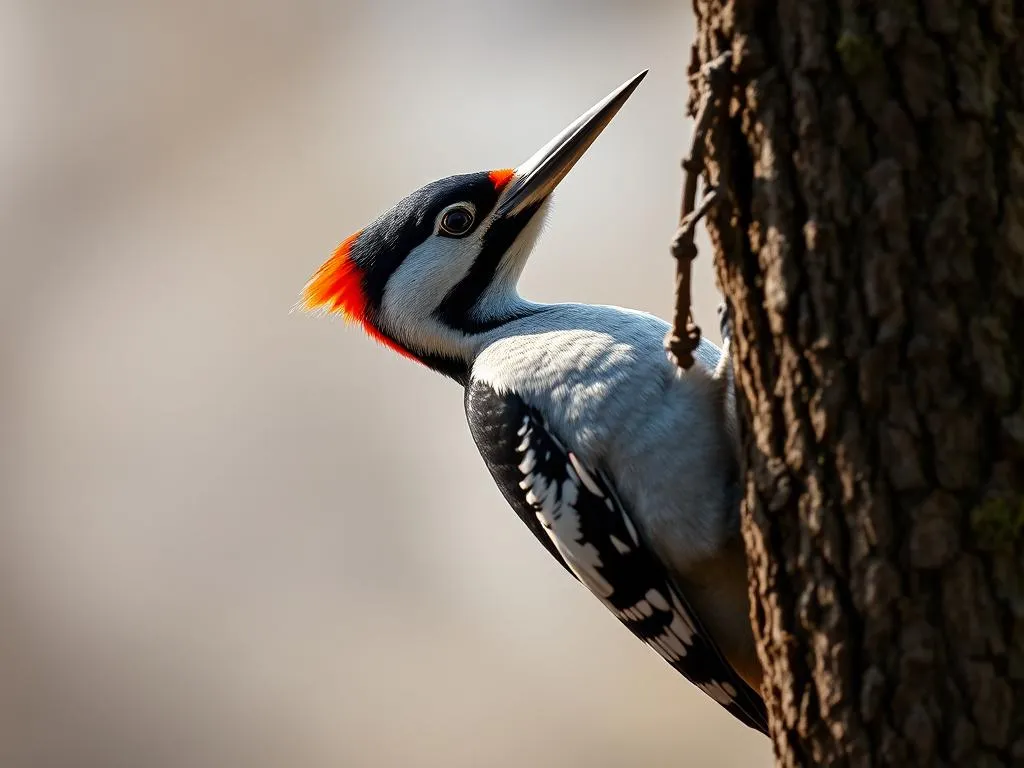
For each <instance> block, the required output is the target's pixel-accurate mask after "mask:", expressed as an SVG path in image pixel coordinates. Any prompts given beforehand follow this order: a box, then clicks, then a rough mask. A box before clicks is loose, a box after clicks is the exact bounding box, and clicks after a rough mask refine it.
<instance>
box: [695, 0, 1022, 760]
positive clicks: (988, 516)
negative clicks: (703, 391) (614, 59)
mask: <svg viewBox="0 0 1024 768" xmlns="http://www.w3.org/2000/svg"><path fill="white" fill-rule="evenodd" d="M694 9H695V12H696V14H697V20H698V36H697V41H696V43H695V45H694V48H693V60H692V65H691V73H692V74H693V75H695V76H698V77H699V70H700V67H701V66H702V65H704V64H706V63H708V62H710V61H711V60H713V59H714V58H716V57H717V56H719V54H721V53H723V52H725V51H729V52H731V54H732V59H731V73H732V74H731V86H730V87H729V88H727V89H726V91H725V92H724V93H722V94H720V95H721V101H720V102H719V105H720V106H721V108H722V110H723V113H722V116H721V119H720V120H719V121H718V122H717V123H716V124H715V125H714V126H713V127H712V129H711V130H710V131H709V133H708V136H707V139H706V142H707V143H706V149H707V153H708V158H707V168H706V182H707V183H708V184H710V185H712V186H714V187H716V188H717V192H718V195H717V198H718V199H717V202H716V204H715V206H714V207H713V208H712V210H711V211H710V213H709V214H708V222H707V226H708V231H709V233H710V236H711V239H712V243H713V245H714V246H715V262H716V272H717V275H718V278H719V281H720V284H721V286H722V289H723V291H724V293H725V294H726V296H727V300H728V301H729V303H730V305H731V308H732V311H733V320H734V326H735V351H736V372H737V380H738V385H739V390H740V404H741V414H742V418H741V421H742V422H743V429H742V433H743V440H744V452H745V461H746V497H745V500H744V511H743V517H744V523H743V525H744V537H745V540H746V544H747V549H748V554H749V556H750V577H751V590H752V596H753V608H752V612H753V616H752V619H753V623H754V628H755V634H756V636H757V640H758V644H759V647H760V653H761V660H762V663H763V664H764V667H765V673H766V682H765V690H764V693H765V695H766V698H767V700H768V702H769V710H770V712H771V715H772V737H773V740H774V745H775V750H776V756H777V759H778V763H779V764H780V765H783V766H810V765H816V766H817V765H839V766H843V765H856V766H867V765H872V766H875V765H878V766H882V765H885V766H890V765H891V766H900V767H901V768H902V767H903V766H910V765H922V766H923V765H928V766H933V765H934V766H950V765H963V766H1007V765H1024V403H1022V383H1024V372H1022V359H1024V4H1022V3H1021V1H1020V0H1017V1H1016V2H1013V0H779V2H767V1H766V0H761V1H758V0H695V3H694ZM694 90H695V91H696V90H697V89H694ZM695 102H696V99H695V100H694V103H693V104H691V107H692V108H693V109H694V111H696V103H695Z"/></svg>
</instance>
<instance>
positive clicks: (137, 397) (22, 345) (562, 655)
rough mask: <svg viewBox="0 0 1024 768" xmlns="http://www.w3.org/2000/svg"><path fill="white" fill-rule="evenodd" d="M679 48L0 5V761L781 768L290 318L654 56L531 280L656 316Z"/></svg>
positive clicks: (36, 3) (368, 355)
mask: <svg viewBox="0 0 1024 768" xmlns="http://www.w3.org/2000/svg"><path fill="white" fill-rule="evenodd" d="M691 35H692V19H691V17H690V4H689V3H688V2H683V1H682V0H672V1H667V0H666V1H665V2H660V1H658V0H643V1H642V2H638V0H621V1H614V0H604V1H602V2H597V1H595V0H570V1H563V2H551V1H550V0H518V1H517V2H512V3H510V2H498V1H497V0H475V1H474V2H454V1H452V0H431V1H430V2H412V0H405V1H404V2H396V1H391V2H387V1H381V0H378V1H377V2H372V3H371V2H367V3H352V2H328V1H327V0H294V1H292V2H284V0H273V1H271V0H247V1H245V2H243V0H220V1H219V2H212V3H211V2H200V0H177V1H176V2H171V0H166V2H157V1H155V0H150V1H149V2H140V1H136V2H130V1H129V0H7V2H5V3H4V4H3V5H0V83H2V84H0V113H2V114H3V115H4V120H3V123H2V127H0V178H2V179H3V183H2V185H0V194H2V196H3V197H2V203H0V238H2V241H0V242H2V251H0V322H2V328H3V334H2V336H0V362H2V370H3V375H2V377H0V434H2V435H3V439H2V441H0V462H2V463H0V765H2V766H4V768H93V767H96V768H119V767H121V766H124V767H125V768H165V767H166V768H206V767H207V766H209V767H210V768H213V767H214V766H218V767H220V766H246V767H250V766H251V767H252V768H264V767H266V768H271V767H273V768H278V767H284V766H299V767H301V768H320V766H323V767H324V768H327V767H328V766H330V767H331V768H337V767H338V766H344V767H346V768H347V767H349V766H351V767H352V768H358V767H361V766H367V767H377V766H381V767H384V766H406V765H409V766H454V767H457V766H466V767H467V768H468V767H470V766H474V767H475V766H494V767H495V768H501V767H502V766H522V765H537V766H560V767H562V768H567V767H571V766H581V767H582V766H586V768H603V767H604V766H608V767H609V768H611V767H614V766H731V765H742V766H751V765H753V766H757V765H762V766H767V765H770V762H771V759H770V748H769V744H768V742H767V740H765V739H763V738H761V737H759V736H758V735H756V734H754V733H753V732H752V731H749V730H747V729H745V728H743V727H742V726H740V725H739V724H737V723H736V722H735V721H733V720H732V719H731V718H730V717H729V716H728V715H727V714H726V713H725V712H724V711H723V710H721V709H720V708H719V707H718V706H717V705H716V704H714V703H713V702H712V701H711V700H710V699H708V698H707V697H705V696H703V695H702V694H700V693H699V692H697V691H696V689H694V688H693V687H691V686H690V685H688V684H687V683H685V682H684V681H683V680H682V679H681V678H678V677H677V676H676V675H675V674H674V673H672V671H671V670H670V669H669V668H668V667H667V665H665V664H664V662H662V661H661V660H660V658H658V657H657V656H656V655H655V654H654V653H653V652H651V651H649V650H648V649H646V648H645V647H643V646H642V645H641V644H639V643H638V642H637V641H635V640H634V639H633V638H632V637H631V636H630V635H629V634H628V633H627V632H626V631H624V630H623V629H622V628H621V627H620V626H619V624H618V623H617V622H616V621H614V620H613V619H612V618H611V617H609V616H608V615H607V614H606V611H605V609H604V608H603V607H601V605H600V604H599V603H598V602H597V601H596V600H594V599H593V598H592V597H591V596H590V595H588V594H586V592H585V590H584V589H583V588H582V587H580V586H579V585H578V584H576V583H574V582H573V581H572V580H571V579H570V578H568V577H567V576H566V575H565V574H564V573H563V572H562V570H561V569H560V567H559V566H557V565H556V564H555V563H554V561H553V560H551V558H550V557H549V556H548V554H547V553H546V552H545V551H544V550H543V549H542V548H541V547H540V546H538V545H537V543H536V542H535V541H534V540H533V539H532V537H531V536H530V534H529V533H528V532H527V531H526V529H525V528H524V527H523V525H522V523H520V521H519V520H518V519H517V518H516V516H515V515H514V514H513V513H512V512H511V510H509V509H508V508H507V507H506V506H505V503H504V502H503V501H502V499H501V497H500V496H499V494H498V491H497V490H496V488H495V487H494V486H493V485H492V482H491V480H490V478H489V476H488V474H487V472H486V470H485V468H484V466H483V463H482V461H481V460H480V458H479V457H478V455H477V454H476V451H475V449H474V447H473V444H472V441H471V439H470V437H469V434H468V430H467V428H466V426H465V421H464V416H463V412H462V394H461V391H460V390H459V389H458V387H457V386H455V385H454V384H452V383H450V382H449V381H447V380H445V379H442V378H441V377H439V376H436V375H435V374H432V373H430V372H428V371H427V370H425V369H421V368H419V367H418V366H416V365H414V364H413V363H410V362H408V361H406V360H403V359H401V358H399V357H398V356H396V355H393V354H391V353H389V352H387V351H386V350H383V349H381V348H379V347H377V346H376V345H375V344H373V343H371V342H370V341H369V340H367V339H366V338H365V337H364V336H363V334H362V333H360V332H359V331H357V330H355V329H353V328H346V327H345V326H344V324H343V323H341V322H340V321H339V320H337V319H325V318H313V317H308V316H305V315H301V314H291V313H290V309H291V307H292V305H293V303H294V302H295V300H296V299H297V298H298V294H299V291H300V290H301V288H302V286H303V284H304V283H305V281H306V279H307V278H308V277H309V275H310V274H311V273H312V272H313V271H314V270H315V269H316V268H317V267H318V266H319V265H320V263H321V262H322V261H323V260H324V259H325V258H326V257H327V256H328V255H329V254H330V253H331V251H332V249H333V248H334V246H335V245H336V244H337V243H338V242H339V241H340V240H341V239H343V238H344V237H346V236H347V235H348V234H350V233H351V232H352V231H354V230H356V229H358V228H360V227H361V226H362V225H363V224H365V223H366V222H367V221H368V220H369V219H370V218H371V217H373V216H374V215H376V213H377V212H378V211H380V210H381V209H383V208H385V207H387V206H389V205H390V204H391V203H392V202H394V201H395V200H396V199H397V198H399V197H401V196H403V195H405V194H406V193H407V192H409V191H411V190H412V189H413V188H415V187H417V186H419V185H421V184H423V183H425V182H427V181H429V180H431V179H433V178H436V177H439V176H445V175H449V174H451V173H456V172H464V171H473V170H480V169H489V168H496V167H504V166H510V165H515V164H516V163H518V162H520V161H521V160H524V159H525V158H526V157H528V156H529V155H530V154H532V153H533V151H534V150H535V149H537V148H538V147H539V146H540V145H541V144H543V143H545V142H546V141H547V140H548V139H549V138H550V137H551V136H552V135H554V133H555V132H556V131H558V130H559V129H561V128H562V127H563V126H564V125H565V124H566V123H568V122H569V121H570V120H571V119H573V118H574V117H576V116H577V115H578V114H579V113H580V112H582V111H583V110H584V109H586V108H587V107H589V106H590V105H591V104H592V103H594V102H595V101H596V100H598V99H599V98H601V97H602V96H604V95H605V94H606V93H607V92H608V91H610V90H611V89H612V88H613V87H615V86H617V85H618V84H619V83H621V82H622V81H623V80H625V79H626V78H627V77H629V76H631V75H633V74H634V73H636V72H637V71H639V70H640V69H642V68H644V67H651V70H652V71H651V74H650V75H649V76H648V78H647V80H646V81H645V82H644V84H643V85H642V87H641V88H640V89H639V90H638V91H637V93H636V94H635V95H634V96H633V98H632V99H631V100H630V102H629V103H628V105H627V106H626V108H625V109H624V110H623V111H622V112H621V113H620V115H619V117H618V118H617V119H616V120H615V121H614V122H613V123H612V125H611V127H610V128H609V130H608V131H607V132H606V133H605V134H604V135H603V136H602V137H601V139H600V140H599V141H598V142H597V143H596V145H595V146H594V147H593V149H592V150H591V152H590V153H589V154H588V155H587V156H586V157H585V158H584V160H583V161H582V162H581V163H580V164H579V165H578V166H577V168H576V169H575V170H574V171H573V172H572V173H571V174H570V175H569V177H568V178H567V179H566V181H565V182H564V183H563V184H562V186H561V188H560V191H559V194H558V195H557V196H556V201H555V210H554V214H553V216H552V219H551V224H550V226H549V228H548V231H547V233H546V235H545V236H544V238H543V239H542V240H541V243H540V246H539V248H538V251H537V252H536V254H535V258H534V259H533V261H531V263H530V265H529V267H528V269H527V271H526V274H525V276H524V279H523V285H522V287H523V291H524V293H525V294H527V295H528V296H530V297H531V298H535V299H538V300H577V301H587V302H600V303H613V304H622V305H626V306H633V307H637V308H641V309H645V310H648V311H651V312H654V313H656V314H659V315H661V316H663V317H668V316H669V313H670V310H671V285H672V273H673V264H672V262H671V260H670V258H669V257H668V250H667V248H668V241H669V238H670V236H671V234H672V230H673V224H674V221H675V217H676V215H677V206H678V196H679V185H680V171H679V167H678V160H679V157H680V156H681V155H682V153H683V152H684V150H685V147H686V143H687V140H688V133H689V123H688V122H687V121H686V120H684V115H683V108H684V104H685V98H686V84H685V83H686V78H685V73H686V64H687V62H688V60H689V43H690V39H691ZM706 253H707V251H705V254H706ZM695 279H696V291H695V299H696V308H697V312H698V316H699V319H700V320H701V321H702V322H703V325H704V326H705V328H706V329H707V330H708V334H709V336H711V337H712V338H715V339H717V332H716V330H715V329H716V328H717V322H716V320H715V314H714V309H715V306H716V304H717V301H718V299H717V296H716V294H715V292H714V286H713V281H712V278H711V272H710V268H709V259H708V258H702V259H701V260H699V261H698V263H697V266H696V276H695Z"/></svg>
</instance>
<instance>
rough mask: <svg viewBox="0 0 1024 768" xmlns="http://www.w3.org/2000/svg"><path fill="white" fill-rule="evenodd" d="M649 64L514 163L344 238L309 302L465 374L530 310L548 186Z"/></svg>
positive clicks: (438, 191)
mask: <svg viewBox="0 0 1024 768" xmlns="http://www.w3.org/2000/svg"><path fill="white" fill-rule="evenodd" d="M646 74H647V72H646V71H644V72H641V73H640V74H639V75H637V76H636V77H634V78H633V79H631V80H629V81H628V82H626V83H624V84H623V85H622V86H620V87H619V88H617V89H616V90H615V91H613V92H612V93H611V94H609V95H608V96H607V97H605V98H604V99H602V100H601V101H600V102H599V103H598V104H596V105H595V106H594V107H592V108H591V109H590V110H588V111H587V112H586V113H584V114H583V115H581V116H580V117H579V118H577V119H576V120H575V121H573V123H572V124H571V125H569V126H568V127H567V128H566V129H565V130H563V131H562V132H561V133H559V134H558V135H557V136H556V137H555V138H554V139H552V140H551V141H550V142H548V143H547V144H546V145H545V146H544V147H542V148H541V149H540V150H539V151H538V152H536V153H535V154H534V155H533V156H532V157H531V158H530V159H529V160H527V161H526V162H525V163H523V164H521V165H520V166H518V167H517V168H515V169H502V170H492V171H481V172H479V173H470V174H465V175H460V176H449V177H448V178H445V179H441V180H439V181H435V182H432V183H430V184H427V185H426V186H425V187H422V188H420V189H418V190H416V191H415V192H413V193H412V194H411V195H409V196H408V197H406V198H405V199H403V200H401V201H400V202H398V203H397V204H396V205H395V206H393V207H392V208H390V209H389V210H387V211H385V212H384V213H383V214H381V215H380V216H379V217H377V219H375V220H374V221H373V222H371V223H370V224H368V225H366V226H365V227H363V228H362V229H361V230H359V231H358V232H356V233H355V234H354V235H352V236H351V237H349V238H348V239H347V240H345V241H344V242H343V243H342V244H341V245H340V246H338V248H337V249H336V250H335V251H334V254H333V255H332V256H331V258H330V259H328V260H327V261H326V262H325V263H324V264H323V266H321V267H320V269H319V270H318V271H317V272H316V274H315V275H314V276H313V277H312V278H311V279H310V281H309V282H308V283H307V284H306V287H305V290H304V291H303V298H302V306H303V307H304V308H305V309H307V310H323V311H327V312H336V313H340V314H342V315H344V316H345V317H346V318H347V319H349V320H353V321H355V322H358V323H359V324H361V325H362V326H363V328H364V329H365V330H366V331H367V333H369V334H370V335H371V336H372V337H374V338H376V339H377V340H378V341H380V342H382V343H383V344H385V345H387V346H389V347H391V348H393V349H395V350H396V351H398V352H400V353H401V354H403V355H406V356H408V357H411V358H413V359H416V360H419V361H420V362H422V363H425V364H426V365H428V366H430V367H432V368H435V369H437V370H439V371H441V372H442V373H445V374H447V375H449V376H452V377H453V378H455V379H457V380H464V379H465V376H466V372H467V370H468V365H469V363H470V362H471V359H472V354H473V349H474V347H475V339H478V338H479V334H481V333H485V332H487V331H489V330H491V329H493V328H494V327H496V326H498V325H501V324H502V323H505V322H507V321H509V320H511V319H514V318H515V317H517V316H519V315H520V314H521V313H523V312H524V311H525V308H526V307H528V306H529V305H527V304H526V303H525V302H523V301H522V299H520V298H519V295H518V293H517V292H516V284H517V282H518V280H519V275H520V274H521V272H522V270H523V267H525V266H526V260H527V258H528V257H529V254H530V251H531V250H532V248H533V244H534V242H535V241H536V238H537V235H538V234H539V232H540V227H541V225H542V223H543V219H544V216H545V214H546V211H547V203H548V201H549V199H550V196H551V193H552V192H553V191H554V189H555V187H556V186H557V185H558V183H559V182H560V181H561V180H562V179H563V178H564V177H565V175H566V174H567V173H568V172H569V170H570V169H571V168H572V167H573V165H575V163H576V161H577V160H579V158H580V157H581V156H582V155H583V153H584V152H586V150H587V149H588V148H589V147H590V145H591V144H592V143H593V142H594V140H595V139H596V138H597V137H598V135H599V134H600V133H601V131H602V130H604V128H605V126H607V125H608V123H609V122H610V121H611V119H612V118H613V117H614V116H615V113H616V112H618V111H619V108H620V107H621V106H622V105H623V103H625V101H626V99H627V98H629V96H630V94H632V92H633V91H634V90H635V89H636V87H637V85H639V84H640V81H641V80H642V79H643V78H644V75H646Z"/></svg>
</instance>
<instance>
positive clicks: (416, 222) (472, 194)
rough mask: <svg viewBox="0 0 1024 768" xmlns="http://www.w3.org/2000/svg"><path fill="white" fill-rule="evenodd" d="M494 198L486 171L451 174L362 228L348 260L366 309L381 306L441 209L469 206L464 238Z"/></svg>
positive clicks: (490, 208)
mask: <svg viewBox="0 0 1024 768" xmlns="http://www.w3.org/2000/svg"><path fill="white" fill-rule="evenodd" d="M498 194H499V193H498V190H496V189H495V188H494V182H492V181H491V178H490V175H489V174H487V173H470V174H463V175H461V176H449V177H448V178H446V179H441V180H439V181H435V182H432V183H430V184H427V185H426V186H425V187H422V188H420V189H418V190H416V191H415V192H413V193H412V194H411V195H409V196H408V197H406V198H405V199H404V200H402V201H401V202H399V203H398V204H397V205H395V206H394V207H393V208H391V209H390V210H388V211H386V212H385V213H383V214H381V215H380V216H379V217H378V218H377V220H376V221H374V222H373V223H371V224H369V225H368V226H367V227H366V228H365V229H363V231H362V233H360V235H359V237H358V238H356V241H355V242H354V243H353V244H352V250H351V251H350V252H349V257H350V258H351V259H353V260H354V261H355V263H356V264H357V265H358V266H359V268H360V270H362V272H363V290H364V291H365V293H366V298H367V301H368V303H369V305H370V307H371V308H372V309H377V308H379V307H380V305H381V302H382V301H383V299H384V288H385V287H386V286H387V283H388V280H389V279H390V278H391V275H393V274H394V272H395V270H396V269H398V268H399V267H400V266H401V264H402V262H403V261H405V258H406V257H407V256H408V255H409V254H410V253H411V252H412V251H413V250H414V249H415V248H416V247H418V246H420V245H422V244H423V243H424V242H425V241H426V239H427V238H428V237H430V236H431V235H432V234H433V232H434V222H435V220H436V219H437V216H438V214H440V213H441V211H443V210H444V209H445V208H447V207H448V206H450V205H452V204H453V203H460V202H466V201H468V202H471V203H473V205H474V206H475V207H476V220H475V221H474V223H473V226H472V227H471V228H470V229H469V230H468V231H467V233H466V235H468V234H469V233H471V232H473V231H474V230H475V229H476V227H477V226H479V222H481V221H483V220H484V219H485V218H486V217H487V215H488V214H489V213H490V212H491V210H493V209H494V205H495V203H497V202H498Z"/></svg>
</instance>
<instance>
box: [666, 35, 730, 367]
mask: <svg viewBox="0 0 1024 768" xmlns="http://www.w3.org/2000/svg"><path fill="white" fill-rule="evenodd" d="M731 58H732V56H731V54H730V53H729V52H728V51H726V52H725V53H723V54H721V55H720V56H718V57H717V58H716V59H714V60H713V61H710V62H708V64H706V65H705V66H704V67H702V68H701V72H700V74H699V77H700V78H701V80H702V83H701V89H702V93H701V100H700V107H699V108H698V110H697V116H696V119H695V120H694V129H693V140H692V142H691V144H690V151H689V153H688V154H687V156H686V158H685V159H684V160H683V172H684V176H683V200H682V206H681V209H680V212H679V227H678V229H676V233H675V235H674V236H673V238H672V245H671V253H672V257H673V258H674V259H675V260H676V289H675V290H676V301H675V313H674V315H673V319H672V329H671V330H670V331H669V333H668V335H667V336H666V337H665V351H666V352H667V353H668V356H669V359H671V360H672V361H673V362H674V363H675V364H676V365H678V366H679V367H680V368H682V369H683V370H684V371H685V370H689V369H690V367H691V366H692V365H693V352H694V350H695V349H696V348H697V346H698V345H699V344H700V327H699V326H698V325H697V323H696V322H694V319H693V302H692V296H691V273H692V271H693V260H694V259H695V258H697V246H696V244H695V243H694V237H695V235H696V229H697V223H698V222H699V221H700V220H701V219H702V218H703V217H704V216H705V215H706V214H707V212H708V211H709V210H710V209H711V206H713V205H714V204H715V201H716V199H717V190H715V189H714V188H712V187H709V188H707V189H705V191H704V195H703V197H702V198H701V201H700V205H697V180H698V179H699V178H700V176H701V174H702V173H703V172H704V153H705V148H706V143H705V138H706V136H707V133H708V131H709V130H710V129H711V126H712V125H713V123H714V122H716V120H715V118H716V117H717V115H718V113H719V108H718V104H719V102H720V101H721V99H720V96H721V95H722V91H723V90H724V89H725V87H726V85H727V83H728V81H727V78H725V77H722V76H721V75H722V73H724V72H727V65H728V63H729V61H730V59H731Z"/></svg>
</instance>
